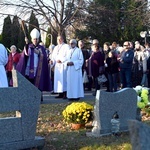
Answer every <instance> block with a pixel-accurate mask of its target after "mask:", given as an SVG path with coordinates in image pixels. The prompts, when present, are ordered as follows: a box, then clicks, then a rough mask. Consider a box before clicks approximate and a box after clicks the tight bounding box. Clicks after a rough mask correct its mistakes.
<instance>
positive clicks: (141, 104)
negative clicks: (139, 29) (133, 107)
mask: <svg viewBox="0 0 150 150" xmlns="http://www.w3.org/2000/svg"><path fill="white" fill-rule="evenodd" d="M133 89H134V90H135V91H136V93H137V119H138V120H141V109H144V108H145V107H146V106H147V105H148V104H149V99H148V94H149V91H148V88H146V87H142V86H139V85H138V86H136V87H135V88H133Z"/></svg>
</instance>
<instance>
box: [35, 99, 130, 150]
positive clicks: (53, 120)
mask: <svg viewBox="0 0 150 150" xmlns="http://www.w3.org/2000/svg"><path fill="white" fill-rule="evenodd" d="M89 103H90V104H94V102H93V101H89ZM68 104H69V103H68ZM68 104H46V105H45V104H43V105H41V108H40V113H39V119H38V123H37V135H40V136H44V137H45V140H46V143H45V147H44V150H131V149H132V148H131V144H130V137H129V133H123V134H121V136H119V137H115V136H111V135H110V136H103V137H99V138H95V137H87V136H86V132H88V131H91V128H89V126H88V127H87V128H84V129H80V130H71V127H70V124H66V123H65V122H64V121H63V116H62V111H63V110H64V108H65V107H66V106H67V105H68Z"/></svg>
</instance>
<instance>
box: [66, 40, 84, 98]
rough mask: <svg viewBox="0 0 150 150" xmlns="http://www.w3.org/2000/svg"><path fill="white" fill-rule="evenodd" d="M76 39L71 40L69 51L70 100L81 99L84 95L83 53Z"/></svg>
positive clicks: (68, 81)
mask: <svg viewBox="0 0 150 150" xmlns="http://www.w3.org/2000/svg"><path fill="white" fill-rule="evenodd" d="M76 45H77V41H76V40H75V39H71V40H70V49H69V52H68V53H67V62H66V64H67V98H68V99H69V100H75V101H76V100H79V99H80V97H84V90H83V79H82V65H83V61H84V59H83V54H82V51H81V49H79V48H78V47H77V46H76Z"/></svg>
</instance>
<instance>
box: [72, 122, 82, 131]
mask: <svg viewBox="0 0 150 150" xmlns="http://www.w3.org/2000/svg"><path fill="white" fill-rule="evenodd" d="M84 127H85V124H81V123H71V129H73V130H79V129H81V128H84Z"/></svg>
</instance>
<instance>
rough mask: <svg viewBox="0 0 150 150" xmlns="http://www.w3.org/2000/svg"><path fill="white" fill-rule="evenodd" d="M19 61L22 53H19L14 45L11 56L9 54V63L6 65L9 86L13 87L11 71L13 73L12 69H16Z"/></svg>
mask: <svg viewBox="0 0 150 150" xmlns="http://www.w3.org/2000/svg"><path fill="white" fill-rule="evenodd" d="M19 59H20V53H18V52H17V48H16V46H15V45H12V46H11V47H10V54H9V57H8V62H7V65H6V71H7V77H8V83H9V86H12V83H11V79H12V72H11V71H12V69H15V68H16V65H17V63H18V61H19Z"/></svg>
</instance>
